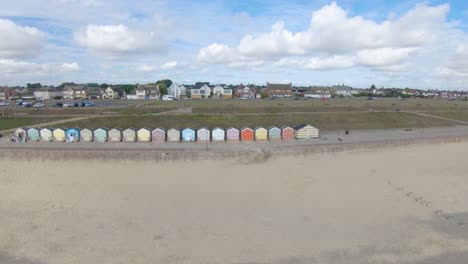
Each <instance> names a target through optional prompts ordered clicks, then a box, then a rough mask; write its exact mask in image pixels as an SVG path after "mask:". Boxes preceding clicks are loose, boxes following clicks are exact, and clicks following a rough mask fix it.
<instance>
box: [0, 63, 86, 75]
mask: <svg viewBox="0 0 468 264" xmlns="http://www.w3.org/2000/svg"><path fill="white" fill-rule="evenodd" d="M79 70H80V66H79V64H78V63H76V62H73V63H64V64H61V65H55V64H40V63H33V62H25V61H17V60H11V59H0V73H2V74H20V75H48V74H56V73H68V72H75V71H79Z"/></svg>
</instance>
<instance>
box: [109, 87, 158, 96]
mask: <svg viewBox="0 0 468 264" xmlns="http://www.w3.org/2000/svg"><path fill="white" fill-rule="evenodd" d="M114 93H115V91H114ZM159 97H160V91H159V85H156V84H145V85H140V84H138V85H137V87H136V89H134V90H133V91H132V92H131V93H130V94H127V99H139V100H143V99H152V100H157V99H159Z"/></svg>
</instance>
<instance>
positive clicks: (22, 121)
mask: <svg viewBox="0 0 468 264" xmlns="http://www.w3.org/2000/svg"><path fill="white" fill-rule="evenodd" d="M61 119H63V117H1V118H0V130H7V129H12V128H16V127H23V126H30V125H35V124H40V123H47V122H52V121H57V120H61Z"/></svg>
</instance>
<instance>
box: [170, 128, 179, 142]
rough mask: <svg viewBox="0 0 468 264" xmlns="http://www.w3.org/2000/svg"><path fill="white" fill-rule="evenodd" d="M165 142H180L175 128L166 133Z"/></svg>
mask: <svg viewBox="0 0 468 264" xmlns="http://www.w3.org/2000/svg"><path fill="white" fill-rule="evenodd" d="M167 141H168V142H179V141H180V131H179V130H178V129H176V128H171V129H169V130H168V131H167Z"/></svg>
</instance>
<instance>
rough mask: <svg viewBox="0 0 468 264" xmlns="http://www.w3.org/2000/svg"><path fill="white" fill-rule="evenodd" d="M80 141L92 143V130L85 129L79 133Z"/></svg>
mask: <svg viewBox="0 0 468 264" xmlns="http://www.w3.org/2000/svg"><path fill="white" fill-rule="evenodd" d="M80 138H81V141H85V142H92V141H93V138H94V137H93V130H91V129H88V128H85V129H82V130H81V131H80Z"/></svg>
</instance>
